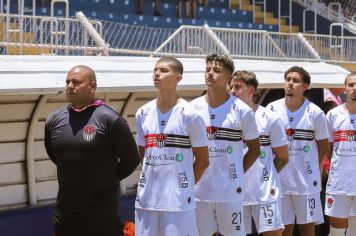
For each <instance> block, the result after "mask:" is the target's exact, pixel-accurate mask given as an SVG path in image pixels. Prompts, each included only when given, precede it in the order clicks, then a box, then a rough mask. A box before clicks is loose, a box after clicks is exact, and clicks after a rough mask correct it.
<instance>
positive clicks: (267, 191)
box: [229, 71, 288, 236]
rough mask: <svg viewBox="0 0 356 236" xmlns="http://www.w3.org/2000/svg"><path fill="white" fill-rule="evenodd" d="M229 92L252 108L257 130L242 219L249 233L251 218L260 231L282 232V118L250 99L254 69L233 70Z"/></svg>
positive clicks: (255, 82)
mask: <svg viewBox="0 0 356 236" xmlns="http://www.w3.org/2000/svg"><path fill="white" fill-rule="evenodd" d="M229 87H230V91H231V94H232V95H234V96H237V97H239V98H240V99H241V100H242V101H244V102H245V103H246V104H247V105H249V106H250V107H251V108H252V109H253V110H254V111H255V117H256V122H257V127H258V130H259V132H260V144H261V154H260V156H259V158H258V159H257V161H256V162H255V163H254V164H253V165H252V167H251V168H250V169H249V170H248V171H247V172H246V174H245V179H246V188H245V190H246V191H245V196H244V201H243V205H244V219H245V228H246V233H247V234H250V233H252V222H251V221H252V218H253V219H254V221H255V225H256V228H257V231H258V233H259V234H261V233H263V235H264V236H278V235H282V229H284V226H283V223H282V214H281V208H280V204H281V200H280V198H281V197H282V192H281V191H282V189H281V183H280V181H279V176H278V174H277V172H280V171H281V170H282V168H283V167H284V166H285V165H286V164H287V163H288V141H287V136H286V133H285V130H284V126H283V123H282V121H281V120H280V119H279V118H278V117H276V116H274V115H273V114H271V112H268V111H267V109H266V108H264V107H262V106H259V105H258V104H256V103H255V102H254V101H253V95H254V93H255V91H256V90H257V87H258V80H257V79H256V75H255V73H253V72H249V71H235V72H234V74H233V77H232V80H231V82H230V84H229Z"/></svg>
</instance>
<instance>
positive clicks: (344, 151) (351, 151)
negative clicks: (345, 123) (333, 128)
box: [335, 147, 356, 157]
mask: <svg viewBox="0 0 356 236" xmlns="http://www.w3.org/2000/svg"><path fill="white" fill-rule="evenodd" d="M335 153H336V155H338V156H344V157H352V156H356V147H348V148H340V147H337V148H335Z"/></svg>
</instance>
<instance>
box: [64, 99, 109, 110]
mask: <svg viewBox="0 0 356 236" xmlns="http://www.w3.org/2000/svg"><path fill="white" fill-rule="evenodd" d="M101 105H105V102H104V101H102V100H99V99H96V100H94V102H93V103H91V104H89V105H86V106H85V107H83V108H75V107H73V106H72V105H69V107H70V108H71V109H72V111H75V112H82V111H84V110H85V109H87V108H89V107H93V106H94V107H98V106H101Z"/></svg>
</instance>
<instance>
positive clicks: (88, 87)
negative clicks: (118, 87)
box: [66, 69, 95, 108]
mask: <svg viewBox="0 0 356 236" xmlns="http://www.w3.org/2000/svg"><path fill="white" fill-rule="evenodd" d="M93 83H94V81H92V82H90V81H89V80H88V79H87V78H86V76H85V73H83V72H82V71H81V70H80V69H74V70H71V71H70V72H69V73H68V75H67V79H66V94H67V99H68V101H69V102H71V103H72V105H73V106H74V107H78V108H79V107H82V106H86V105H88V103H90V102H91V99H92V96H93V94H94V93H95V87H94V85H93Z"/></svg>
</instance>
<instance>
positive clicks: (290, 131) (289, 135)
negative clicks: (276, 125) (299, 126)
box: [286, 129, 295, 141]
mask: <svg viewBox="0 0 356 236" xmlns="http://www.w3.org/2000/svg"><path fill="white" fill-rule="evenodd" d="M294 133H295V131H294V129H286V134H287V139H288V141H292V140H293V135H294Z"/></svg>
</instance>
